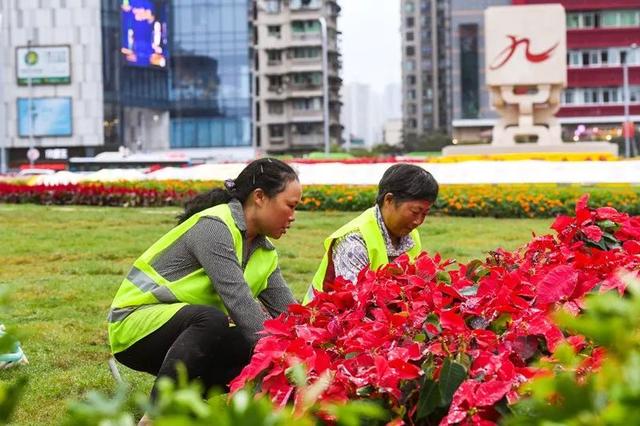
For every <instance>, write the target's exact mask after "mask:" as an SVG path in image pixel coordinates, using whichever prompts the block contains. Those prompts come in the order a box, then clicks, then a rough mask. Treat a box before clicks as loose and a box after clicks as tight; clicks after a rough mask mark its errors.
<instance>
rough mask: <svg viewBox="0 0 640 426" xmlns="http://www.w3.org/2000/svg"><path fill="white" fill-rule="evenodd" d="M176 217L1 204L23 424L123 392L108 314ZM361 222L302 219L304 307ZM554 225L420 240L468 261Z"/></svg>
mask: <svg viewBox="0 0 640 426" xmlns="http://www.w3.org/2000/svg"><path fill="white" fill-rule="evenodd" d="M177 212H178V211H177V210H176V209H171V208H163V209H160V208H157V209H156V208H149V209H122V208H96V207H93V208H91V207H43V206H33V205H2V204H0V242H1V244H0V284H2V285H3V286H4V287H8V288H9V292H10V301H9V303H8V304H7V305H6V306H4V307H3V309H2V311H0V322H3V323H5V324H7V325H9V326H13V327H16V328H17V329H18V330H19V333H20V338H21V340H22V342H23V347H24V349H25V352H26V353H27V356H28V357H29V361H30V362H31V364H30V365H29V366H28V367H26V368H20V369H17V370H11V371H1V372H0V380H12V379H13V378H15V377H16V376H17V375H21V374H25V375H27V376H28V378H29V388H28V389H27V392H26V394H25V396H24V397H23V398H22V400H21V403H20V405H19V407H18V411H17V413H16V415H15V417H14V422H15V423H14V424H17V425H29V426H31V425H49V424H57V423H59V421H60V419H61V418H62V416H63V414H64V411H65V404H66V401H67V400H69V399H78V398H81V397H82V396H83V395H84V394H85V393H86V392H87V391H88V390H89V389H99V390H102V391H106V392H109V391H112V390H113V389H114V388H115V386H114V381H113V379H112V378H111V375H110V373H109V371H108V368H107V363H106V361H107V359H108V358H109V350H108V346H107V334H106V320H105V317H106V312H107V310H108V307H109V305H110V303H111V299H112V298H113V295H114V294H115V292H116V290H117V288H118V285H119V283H120V281H121V280H122V278H123V276H124V275H125V274H126V272H127V271H128V269H129V268H130V266H131V264H132V262H133V261H134V260H135V258H136V257H137V256H139V255H140V254H141V253H142V252H143V251H144V250H145V249H146V248H147V247H148V246H149V245H150V244H151V243H153V242H154V241H155V240H156V239H157V238H159V237H160V236H161V235H162V234H163V233H164V232H166V231H167V230H168V229H170V228H171V226H172V225H173V224H174V223H175V222H174V216H175V215H176V214H177ZM356 214H357V213H343V212H318V213H311V212H300V213H299V214H298V220H297V222H296V224H295V225H294V227H293V228H292V229H291V230H290V232H289V233H288V234H287V235H286V236H285V237H284V238H283V239H281V240H280V241H277V242H276V246H277V247H278V252H279V254H280V258H281V267H282V270H283V272H284V275H285V278H286V279H287V281H288V282H289V285H290V286H291V288H292V290H293V292H294V294H295V295H296V296H297V297H298V298H300V297H301V296H302V295H303V294H304V292H305V291H306V289H307V285H308V283H309V282H310V281H311V278H312V276H313V273H314V272H315V269H316V267H317V265H318V263H319V260H320V258H321V256H322V247H321V242H322V241H323V239H324V238H325V237H326V236H327V235H328V234H329V233H330V232H331V231H332V230H334V229H335V228H337V227H338V226H339V225H340V224H343V223H345V222H346V221H348V220H349V219H350V218H352V217H354V216H355V215H356ZM550 223H551V221H550V220H532V219H527V220H525V219H490V218H447V217H433V218H428V219H427V221H426V223H425V225H423V226H422V228H421V235H422V241H423V246H424V248H425V249H426V250H427V251H429V252H436V251H438V252H440V253H441V254H442V255H443V256H444V257H447V258H451V257H453V258H456V259H458V260H459V261H468V260H470V259H472V258H477V257H483V256H484V254H485V253H486V252H487V251H489V250H492V249H495V248H497V247H504V248H507V249H513V248H515V247H517V246H519V245H521V244H523V243H524V242H526V241H528V240H529V238H530V237H531V232H532V231H534V232H536V233H537V234H541V233H546V232H547V229H548V226H549V225H550ZM121 372H122V373H123V376H124V377H125V379H126V380H127V381H129V382H130V383H131V385H132V387H133V389H134V390H137V391H140V392H143V393H147V392H148V390H149V389H150V385H151V379H152V378H151V377H150V376H148V375H145V374H142V373H136V372H133V371H131V370H128V369H126V368H124V367H121Z"/></svg>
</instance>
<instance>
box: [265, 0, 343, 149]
mask: <svg viewBox="0 0 640 426" xmlns="http://www.w3.org/2000/svg"><path fill="white" fill-rule="evenodd" d="M339 13H340V7H339V6H338V4H337V2H336V1H332V0H261V1H257V2H256V3H255V10H254V16H253V26H254V45H253V49H254V60H253V82H254V84H253V98H254V102H253V117H254V122H255V126H254V135H253V137H254V140H255V145H256V146H257V147H258V148H259V149H261V150H263V151H267V152H283V151H299V152H304V151H313V150H317V149H321V148H322V146H323V143H324V138H323V135H324V133H323V125H324V115H323V113H324V107H323V101H324V81H325V80H324V72H325V71H324V70H323V56H322V55H323V52H322V34H321V23H320V18H321V17H324V19H325V20H326V24H327V51H328V54H327V68H328V69H327V70H326V72H327V73H328V76H327V80H328V82H329V87H328V93H329V114H328V115H329V130H330V142H331V143H340V142H341V133H342V127H341V125H340V107H341V103H340V86H341V79H340V68H341V62H340V53H339V49H338V28H337V20H338V15H339Z"/></svg>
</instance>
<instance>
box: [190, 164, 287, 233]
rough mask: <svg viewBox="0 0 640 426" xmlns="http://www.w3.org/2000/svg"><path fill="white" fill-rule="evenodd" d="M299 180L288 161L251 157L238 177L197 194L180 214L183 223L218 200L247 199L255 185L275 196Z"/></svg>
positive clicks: (255, 187) (223, 201) (216, 203)
mask: <svg viewBox="0 0 640 426" xmlns="http://www.w3.org/2000/svg"><path fill="white" fill-rule="evenodd" d="M294 180H298V175H297V173H296V172H295V170H293V169H292V168H291V166H289V165H288V164H286V163H284V162H282V161H280V160H276V159H275V158H261V159H259V160H255V161H252V162H251V163H249V164H248V165H247V167H245V168H244V169H243V170H242V171H241V172H240V174H239V175H238V177H237V178H235V179H227V180H226V181H225V182H224V189H221V188H215V189H212V190H211V191H209V192H205V193H202V194H199V195H197V196H195V197H194V198H193V199H191V200H189V201H188V202H187V203H186V204H185V206H184V212H183V213H182V214H180V215H179V216H178V223H182V222H184V221H185V220H187V219H189V218H190V217H191V216H193V215H194V214H196V213H198V212H201V211H202V210H205V209H208V208H210V207H214V206H217V205H218V204H226V203H228V202H229V201H231V200H232V199H234V198H235V199H237V200H239V201H240V202H241V203H244V202H245V200H246V199H247V197H248V196H249V195H250V194H251V193H252V192H253V191H255V190H256V189H258V188H259V189H262V190H263V191H264V193H265V194H266V195H267V196H268V197H274V196H276V195H277V194H279V193H280V192H282V191H284V189H285V187H286V186H287V184H288V183H289V182H291V181H294Z"/></svg>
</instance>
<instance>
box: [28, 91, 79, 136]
mask: <svg viewBox="0 0 640 426" xmlns="http://www.w3.org/2000/svg"><path fill="white" fill-rule="evenodd" d="M31 111H32V113H31V115H32V119H31V120H29V99H27V98H18V136H19V137H21V138H28V137H29V135H30V134H32V135H33V136H40V137H43V136H71V134H72V123H71V98H33V99H31Z"/></svg>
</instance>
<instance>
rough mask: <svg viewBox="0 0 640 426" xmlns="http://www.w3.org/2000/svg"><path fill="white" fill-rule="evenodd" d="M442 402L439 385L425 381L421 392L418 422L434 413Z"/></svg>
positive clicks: (428, 380) (431, 381)
mask: <svg viewBox="0 0 640 426" xmlns="http://www.w3.org/2000/svg"><path fill="white" fill-rule="evenodd" d="M440 401H442V395H441V394H440V388H439V387H438V383H437V382H436V381H434V380H431V379H425V380H424V384H423V385H422V390H421V391H420V399H419V400H418V413H417V420H420V419H423V418H425V417H427V416H428V415H429V414H431V413H433V412H434V411H435V409H436V408H437V407H438V405H439V404H440Z"/></svg>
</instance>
